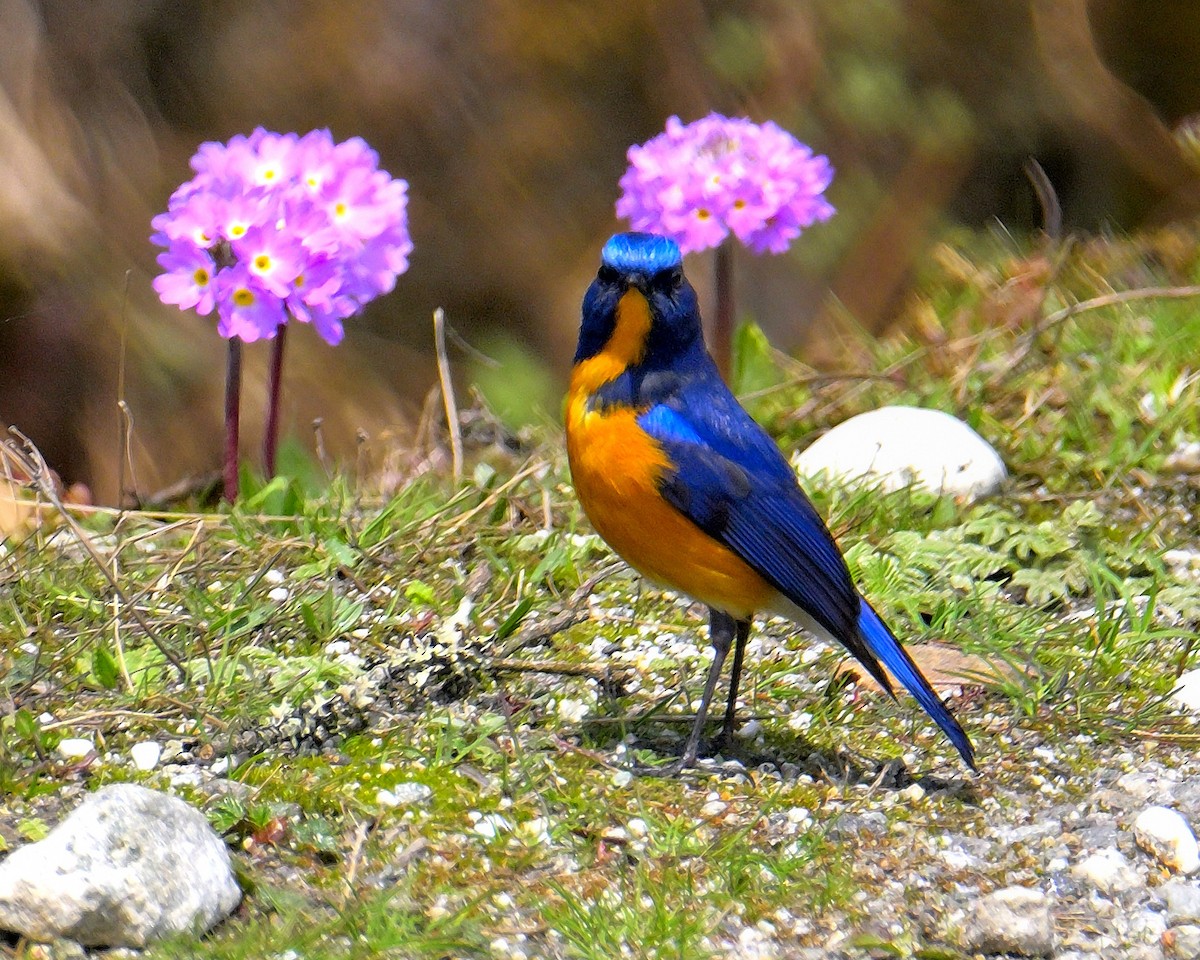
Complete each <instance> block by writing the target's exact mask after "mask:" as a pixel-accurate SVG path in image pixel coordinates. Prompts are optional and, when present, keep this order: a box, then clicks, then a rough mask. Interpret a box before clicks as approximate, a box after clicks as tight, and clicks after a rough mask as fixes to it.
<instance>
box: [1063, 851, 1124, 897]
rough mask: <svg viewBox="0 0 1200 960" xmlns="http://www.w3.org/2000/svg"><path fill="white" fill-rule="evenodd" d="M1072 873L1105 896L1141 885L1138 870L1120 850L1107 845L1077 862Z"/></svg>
mask: <svg viewBox="0 0 1200 960" xmlns="http://www.w3.org/2000/svg"><path fill="white" fill-rule="evenodd" d="M1071 873H1072V874H1073V875H1074V876H1076V877H1078V878H1079V879H1081V880H1085V881H1087V882H1088V883H1090V884H1091V885H1092V886H1093V887H1095V888H1096V889H1097V890H1099V891H1100V892H1101V893H1103V894H1104V895H1105V896H1113V895H1114V894H1119V893H1124V892H1125V891H1126V890H1132V889H1134V888H1135V887H1138V886H1141V881H1140V880H1139V879H1138V875H1137V871H1136V870H1134V869H1133V865H1132V864H1131V863H1130V862H1129V861H1128V860H1127V859H1126V858H1125V855H1124V854H1123V853H1121V851H1120V850H1117V849H1115V848H1114V847H1106V848H1105V849H1103V850H1097V851H1096V852H1095V853H1093V854H1092V855H1091V856H1090V857H1088V858H1087V859H1085V860H1082V861H1080V862H1079V863H1077V864H1075V866H1074V867H1072V869H1071Z"/></svg>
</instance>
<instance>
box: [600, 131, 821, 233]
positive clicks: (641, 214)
mask: <svg viewBox="0 0 1200 960" xmlns="http://www.w3.org/2000/svg"><path fill="white" fill-rule="evenodd" d="M628 156H629V169H628V170H626V172H625V175H624V176H623V177H622V178H621V189H622V194H621V197H620V199H619V200H618V201H617V215H618V216H621V217H626V218H628V220H629V222H630V225H631V226H632V227H633V229H635V230H645V231H650V232H653V233H661V234H665V235H666V236H669V237H671V238H672V239H674V240H675V241H676V242H677V243H678V244H679V246H680V249H682V250H683V252H684V253H692V252H695V251H698V250H706V249H708V248H709V247H715V246H717V245H718V244H720V243H721V242H722V241H723V240H724V239H725V238H726V237H727V236H728V235H729V234H730V233H732V234H733V235H734V236H735V237H737V239H738V240H739V241H741V242H742V243H743V244H745V245H746V246H748V247H749V248H750V249H751V250H753V251H754V252H755V253H763V252H765V251H769V252H771V253H782V252H783V251H784V250H786V249H787V248H788V246H789V244H790V243H791V242H792V241H793V240H794V239H796V237H798V236H799V235H800V233H801V232H802V231H803V230H804V229H805V228H807V227H809V226H811V225H812V224H813V223H816V222H817V221H820V220H827V219H829V217H831V216H832V215H833V212H834V210H833V207H832V206H830V204H829V203H828V201H826V199H825V197H824V191H825V188H826V187H828V186H829V183H830V181H831V180H832V179H833V168H832V167H831V166H830V165H829V161H828V159H827V158H825V157H823V156H814V154H813V152H812V151H811V150H810V149H809V148H808V147H806V146H805V145H804V144H802V143H800V142H799V141H798V140H796V138H795V137H793V136H792V135H791V134H790V133H788V132H787V131H785V130H783V129H782V128H780V127H779V126H777V125H776V124H774V123H771V122H767V123H763V124H756V123H752V122H751V121H749V120H746V119H730V118H728V117H723V116H721V115H720V114H717V113H713V114H710V115H709V116H707V117H705V118H703V119H702V120H697V121H695V122H694V123H690V124H686V125H685V124H683V123H681V122H680V120H679V118H678V117H671V118H670V119H669V120H668V121H667V126H666V130H665V131H664V132H663V133H660V134H659V135H658V136H657V137H654V138H653V139H652V140H649V141H647V142H646V143H645V144H642V145H640V146H633V147H630V148H629V154H628Z"/></svg>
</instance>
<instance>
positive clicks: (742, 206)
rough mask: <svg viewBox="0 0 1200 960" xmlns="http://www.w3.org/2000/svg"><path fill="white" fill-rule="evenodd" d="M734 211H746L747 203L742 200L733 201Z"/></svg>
mask: <svg viewBox="0 0 1200 960" xmlns="http://www.w3.org/2000/svg"><path fill="white" fill-rule="evenodd" d="M733 209H734V210H745V209H746V201H745V200H742V199H737V200H734V201H733Z"/></svg>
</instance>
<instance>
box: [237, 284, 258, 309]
mask: <svg viewBox="0 0 1200 960" xmlns="http://www.w3.org/2000/svg"><path fill="white" fill-rule="evenodd" d="M233 302H234V303H235V304H237V306H239V307H249V306H252V305H253V304H254V293H253V292H252V291H250V290H247V289H246V288H245V287H238V288H237V289H236V290H234V291H233Z"/></svg>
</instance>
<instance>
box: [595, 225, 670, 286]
mask: <svg viewBox="0 0 1200 960" xmlns="http://www.w3.org/2000/svg"><path fill="white" fill-rule="evenodd" d="M600 256H601V258H602V259H603V261H604V263H605V265H606V266H609V267H612V268H613V269H614V270H619V271H620V272H621V273H642V274H645V275H647V276H653V275H654V274H656V273H659V272H660V271H662V270H669V269H670V268H671V267H677V266H679V265H680V264H681V263H682V262H683V256H682V255H681V254H680V252H679V244H677V243H676V242H675V241H674V240H671V239H670V238H669V237H660V236H659V235H658V234H656V233H618V234H616V235H615V236H613V237H612V238H611V239H610V240H609V241H608V243H606V244H605V245H604V250H603V251H602V253H601V255H600Z"/></svg>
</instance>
